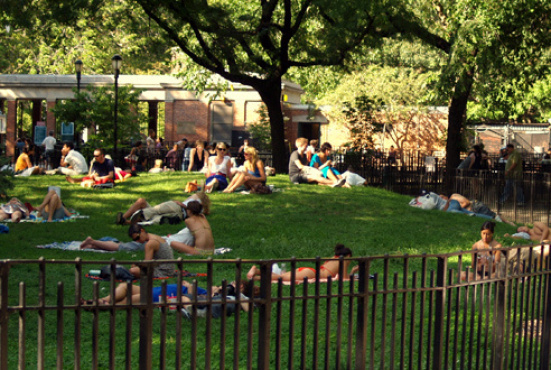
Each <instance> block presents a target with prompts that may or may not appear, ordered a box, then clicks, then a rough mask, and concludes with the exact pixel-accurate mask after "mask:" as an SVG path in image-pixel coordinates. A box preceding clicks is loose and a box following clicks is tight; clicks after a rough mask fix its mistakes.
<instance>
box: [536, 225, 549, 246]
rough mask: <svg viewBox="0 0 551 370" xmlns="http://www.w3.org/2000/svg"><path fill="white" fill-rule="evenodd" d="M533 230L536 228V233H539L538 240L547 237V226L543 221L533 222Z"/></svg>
mask: <svg viewBox="0 0 551 370" xmlns="http://www.w3.org/2000/svg"><path fill="white" fill-rule="evenodd" d="M534 230H537V231H538V234H541V239H540V241H542V240H548V239H549V226H547V225H546V224H544V223H543V222H534Z"/></svg>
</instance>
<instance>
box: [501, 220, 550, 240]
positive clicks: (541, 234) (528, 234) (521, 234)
mask: <svg viewBox="0 0 551 370" xmlns="http://www.w3.org/2000/svg"><path fill="white" fill-rule="evenodd" d="M504 236H505V237H511V238H515V239H525V240H532V241H535V242H538V243H543V242H546V243H549V226H547V225H546V224H544V223H543V222H534V226H533V227H532V228H530V227H528V226H520V227H518V228H517V232H516V233H515V234H513V235H509V234H505V235H504Z"/></svg>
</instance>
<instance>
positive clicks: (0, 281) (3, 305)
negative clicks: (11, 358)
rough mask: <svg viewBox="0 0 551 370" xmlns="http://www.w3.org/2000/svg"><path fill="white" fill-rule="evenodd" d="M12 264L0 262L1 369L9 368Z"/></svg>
mask: <svg viewBox="0 0 551 370" xmlns="http://www.w3.org/2000/svg"><path fill="white" fill-rule="evenodd" d="M9 270H10V266H9V265H8V263H7V262H0V369H7V368H8V324H9V320H8V276H9Z"/></svg>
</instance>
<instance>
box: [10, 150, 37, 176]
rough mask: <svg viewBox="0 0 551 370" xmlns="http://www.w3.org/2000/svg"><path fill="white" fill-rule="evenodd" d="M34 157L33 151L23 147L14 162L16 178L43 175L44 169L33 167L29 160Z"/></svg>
mask: <svg viewBox="0 0 551 370" xmlns="http://www.w3.org/2000/svg"><path fill="white" fill-rule="evenodd" d="M33 156H34V149H31V148H29V147H28V146H25V147H24V148H23V152H22V153H21V154H20V155H19V157H17V161H16V162H15V175H16V176H31V175H43V174H44V169H43V168H42V167H39V166H33V164H32V161H31V158H32V157H33Z"/></svg>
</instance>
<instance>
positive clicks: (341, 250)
mask: <svg viewBox="0 0 551 370" xmlns="http://www.w3.org/2000/svg"><path fill="white" fill-rule="evenodd" d="M341 256H342V257H352V251H351V250H350V249H348V248H346V247H345V246H344V245H342V244H337V245H336V246H335V255H334V256H333V258H334V259H332V260H329V261H327V262H325V263H324V264H323V265H321V266H320V271H319V276H320V279H326V278H328V277H331V278H335V277H336V276H337V274H338V273H339V263H340V262H339V260H338V258H340V257H341ZM349 266H350V260H346V259H345V260H344V261H343V272H344V274H345V275H344V276H343V278H344V280H348V277H349V275H348V274H347V271H348V267H349ZM355 271H357V269H352V270H351V272H350V273H354V272H355ZM315 277H316V269H314V268H312V267H299V268H297V269H296V271H295V281H302V280H304V278H307V279H314V278H315ZM247 278H248V279H249V280H253V279H255V280H260V270H259V269H258V267H256V266H253V267H252V268H251V269H250V270H249V272H248V273H247ZM279 278H281V279H282V280H283V281H291V278H292V276H291V272H281V273H277V272H275V271H272V281H277V280H279Z"/></svg>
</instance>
